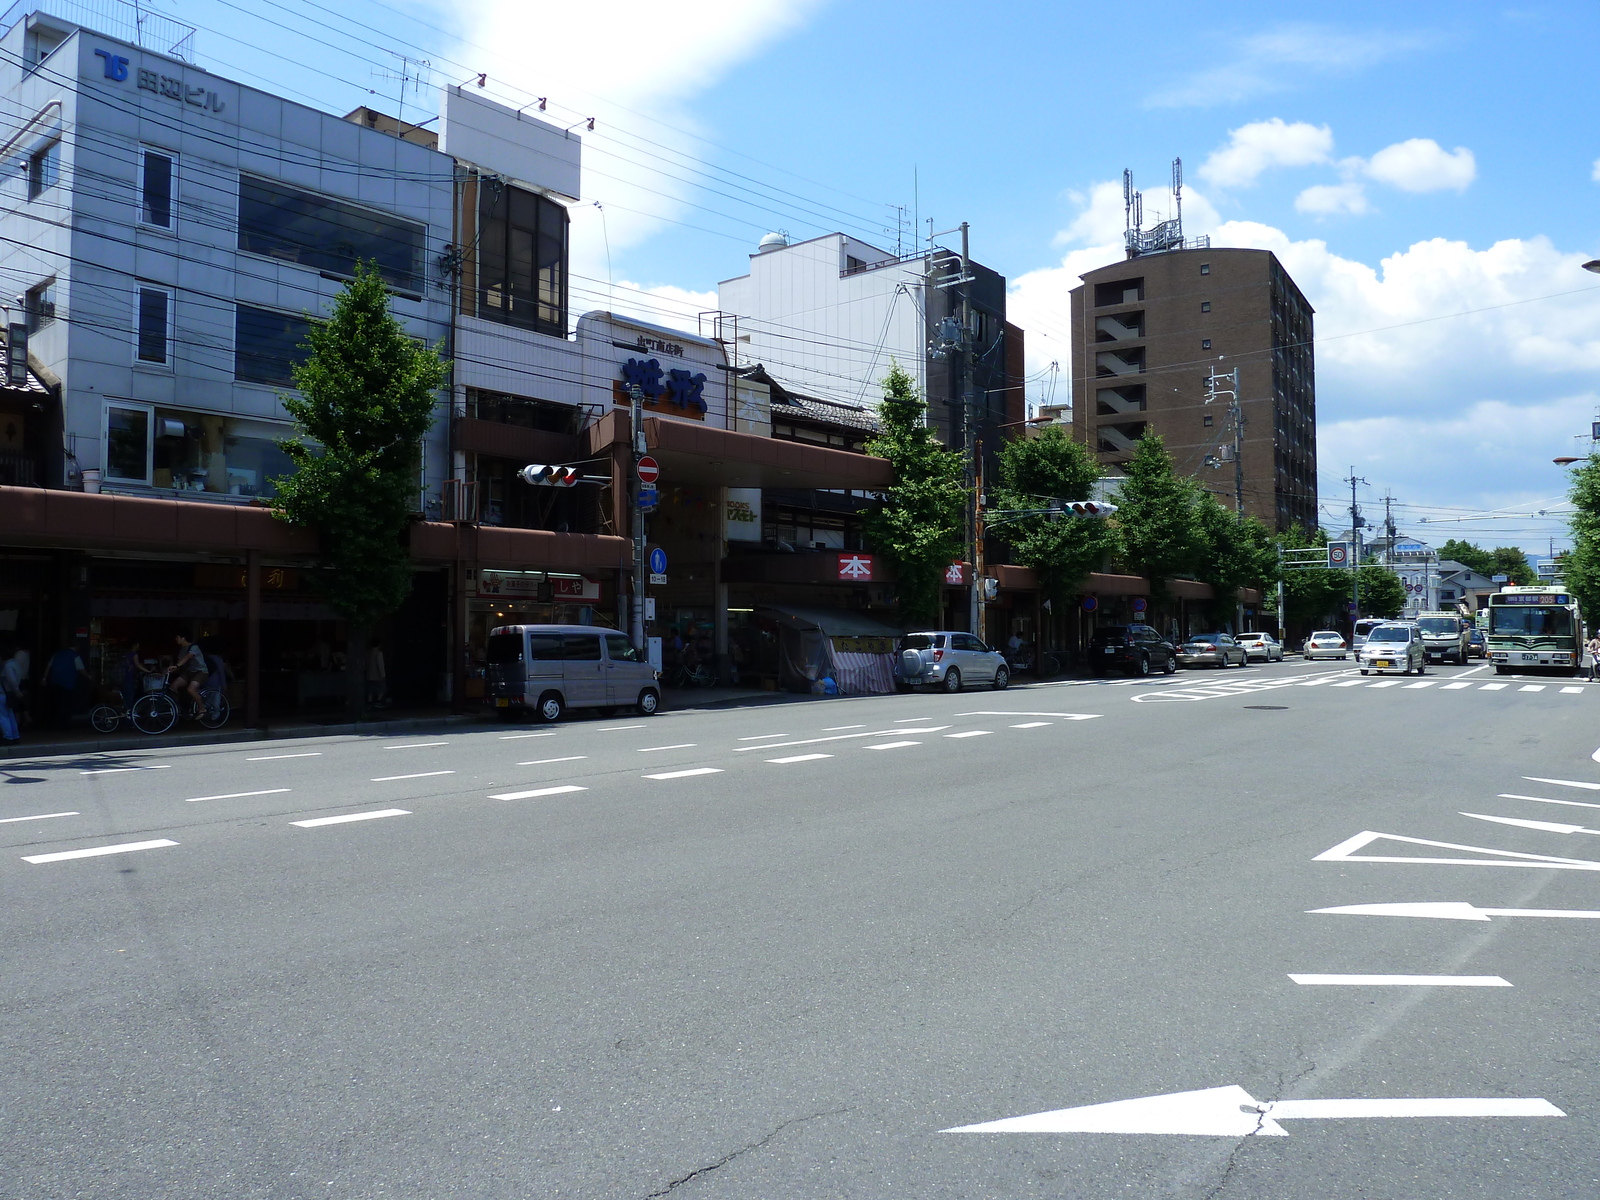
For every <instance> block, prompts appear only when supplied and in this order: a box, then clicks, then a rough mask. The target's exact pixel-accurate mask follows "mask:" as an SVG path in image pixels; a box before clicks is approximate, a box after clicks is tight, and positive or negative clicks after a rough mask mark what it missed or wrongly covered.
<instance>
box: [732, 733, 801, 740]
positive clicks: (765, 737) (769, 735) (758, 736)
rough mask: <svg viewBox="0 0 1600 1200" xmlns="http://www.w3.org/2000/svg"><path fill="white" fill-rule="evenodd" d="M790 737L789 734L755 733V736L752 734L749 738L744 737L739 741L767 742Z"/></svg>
mask: <svg viewBox="0 0 1600 1200" xmlns="http://www.w3.org/2000/svg"><path fill="white" fill-rule="evenodd" d="M788 736H789V735H788V734H787V733H755V734H751V735H750V736H749V737H742V738H740V739H739V740H740V741H741V742H765V741H770V740H771V739H772V738H781V737H788Z"/></svg>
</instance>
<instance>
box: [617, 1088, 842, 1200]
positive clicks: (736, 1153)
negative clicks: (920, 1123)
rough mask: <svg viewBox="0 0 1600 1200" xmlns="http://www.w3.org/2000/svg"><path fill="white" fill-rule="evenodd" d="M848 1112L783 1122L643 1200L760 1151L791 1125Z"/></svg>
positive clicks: (653, 1199)
mask: <svg viewBox="0 0 1600 1200" xmlns="http://www.w3.org/2000/svg"><path fill="white" fill-rule="evenodd" d="M849 1111H851V1110H850V1109H848V1108H830V1109H828V1110H826V1111H824V1112H818V1113H811V1114H809V1115H807V1116H804V1117H794V1118H792V1119H791V1120H788V1121H785V1122H784V1123H783V1124H782V1125H779V1126H778V1127H777V1128H776V1129H774V1130H773V1131H772V1132H771V1133H769V1134H767V1136H766V1137H764V1138H762V1139H761V1140H760V1141H755V1142H751V1143H750V1144H749V1145H748V1146H740V1147H739V1148H738V1149H737V1150H731V1151H729V1152H728V1153H727V1154H724V1155H723V1156H722V1157H721V1158H719V1159H717V1161H716V1162H714V1163H707V1164H706V1165H705V1166H703V1167H696V1168H695V1169H694V1170H693V1171H690V1172H689V1173H688V1174H687V1175H683V1176H680V1177H679V1178H677V1179H674V1180H673V1181H672V1182H671V1183H669V1184H667V1186H666V1187H664V1188H662V1189H661V1190H660V1191H658V1192H651V1193H650V1194H649V1195H647V1196H646V1197H645V1198H644V1200H659V1198H660V1197H662V1196H665V1195H667V1193H669V1192H671V1191H673V1190H674V1189H676V1188H679V1187H682V1186H683V1185H684V1184H686V1183H688V1182H689V1181H690V1180H692V1179H698V1178H700V1176H702V1175H709V1174H710V1173H711V1172H712V1171H715V1170H718V1169H719V1168H722V1167H725V1166H727V1165H728V1164H729V1163H731V1162H732V1161H733V1160H734V1159H736V1158H739V1157H742V1156H743V1155H746V1154H749V1153H750V1152H751V1151H752V1150H759V1149H761V1147H763V1146H765V1145H766V1144H767V1143H768V1142H770V1141H771V1140H772V1139H773V1138H775V1137H777V1136H778V1135H779V1134H780V1133H782V1132H783V1131H784V1130H785V1129H788V1128H790V1127H791V1126H793V1125H804V1124H805V1123H806V1122H807V1121H817V1120H820V1119H821V1118H823V1117H836V1116H838V1115H839V1114H840V1113H847V1112H849Z"/></svg>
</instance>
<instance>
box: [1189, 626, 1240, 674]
mask: <svg viewBox="0 0 1600 1200" xmlns="http://www.w3.org/2000/svg"><path fill="white" fill-rule="evenodd" d="M1178 661H1179V662H1180V663H1182V664H1183V665H1184V666H1186V667H1227V666H1231V665H1233V664H1234V663H1238V664H1239V666H1241V667H1245V666H1249V665H1250V656H1249V654H1247V653H1246V652H1245V648H1244V647H1243V646H1241V645H1240V644H1239V643H1238V642H1236V641H1234V640H1233V638H1231V637H1229V636H1228V635H1227V634H1225V633H1198V634H1196V635H1195V636H1194V637H1192V638H1190V639H1189V640H1188V641H1186V642H1184V643H1183V645H1181V646H1179V647H1178Z"/></svg>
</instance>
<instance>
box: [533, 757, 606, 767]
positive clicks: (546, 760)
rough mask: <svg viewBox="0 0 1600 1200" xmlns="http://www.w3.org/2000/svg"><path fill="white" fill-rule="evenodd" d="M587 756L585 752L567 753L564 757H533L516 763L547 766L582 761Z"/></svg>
mask: <svg viewBox="0 0 1600 1200" xmlns="http://www.w3.org/2000/svg"><path fill="white" fill-rule="evenodd" d="M588 757H589V756H588V755H587V754H569V755H567V756H566V757H565V758H534V759H529V760H528V761H527V762H519V763H518V764H517V766H519V767H543V766H547V765H548V764H550V763H558V762H582V761H583V760H584V759H586V758H588Z"/></svg>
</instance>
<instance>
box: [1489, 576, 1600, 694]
mask: <svg viewBox="0 0 1600 1200" xmlns="http://www.w3.org/2000/svg"><path fill="white" fill-rule="evenodd" d="M1488 640H1489V660H1490V661H1491V662H1493V663H1494V669H1495V673H1496V674H1498V675H1509V674H1511V673H1512V672H1514V671H1524V670H1528V669H1529V668H1533V667H1552V668H1555V669H1557V670H1563V671H1569V672H1570V671H1576V670H1577V669H1578V667H1579V665H1580V664H1581V663H1582V662H1583V617H1582V614H1580V613H1579V612H1578V599H1577V597H1576V596H1574V595H1572V594H1571V593H1570V592H1564V591H1560V590H1556V589H1551V588H1547V587H1545V588H1539V587H1515V586H1513V587H1503V588H1501V589H1500V590H1499V591H1498V592H1494V593H1492V594H1491V595H1490V596H1489V629H1488Z"/></svg>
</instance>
